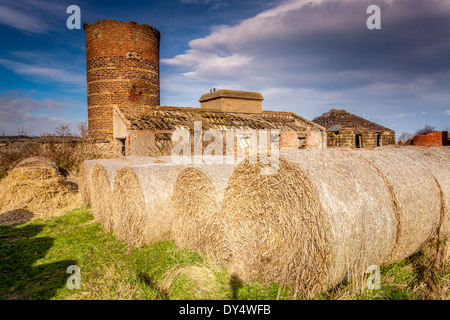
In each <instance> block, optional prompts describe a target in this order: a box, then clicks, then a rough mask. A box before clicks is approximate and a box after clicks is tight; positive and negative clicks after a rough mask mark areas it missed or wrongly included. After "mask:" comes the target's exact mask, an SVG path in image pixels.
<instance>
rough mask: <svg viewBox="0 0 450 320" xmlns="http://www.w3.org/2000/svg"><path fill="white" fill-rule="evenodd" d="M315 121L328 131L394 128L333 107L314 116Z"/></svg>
mask: <svg viewBox="0 0 450 320" xmlns="http://www.w3.org/2000/svg"><path fill="white" fill-rule="evenodd" d="M312 121H313V122H315V123H317V124H319V125H321V126H323V127H325V128H326V129H327V131H329V132H330V131H340V130H343V129H351V130H354V131H390V132H394V130H392V129H389V128H386V127H384V126H382V125H379V124H377V123H374V122H372V121H369V120H366V119H364V118H361V117H359V116H357V115H354V114H352V113H350V112H347V111H345V110H337V109H331V110H330V111H328V112H325V113H324V114H322V115H321V116H319V117H317V118H314V119H313V120H312Z"/></svg>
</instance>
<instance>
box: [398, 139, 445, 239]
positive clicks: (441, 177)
mask: <svg viewBox="0 0 450 320" xmlns="http://www.w3.org/2000/svg"><path fill="white" fill-rule="evenodd" d="M395 152H396V153H398V154H402V155H405V156H407V157H409V158H411V159H413V160H414V161H415V162H417V163H418V165H419V166H420V167H421V168H422V170H424V171H429V172H430V173H431V174H432V175H433V176H434V178H435V179H436V182H437V184H438V186H439V188H440V192H441V202H442V204H441V210H442V223H441V228H440V236H441V237H442V238H447V239H449V237H450V175H449V172H448V171H449V162H450V147H419V146H414V147H402V148H398V149H396V151H395Z"/></svg>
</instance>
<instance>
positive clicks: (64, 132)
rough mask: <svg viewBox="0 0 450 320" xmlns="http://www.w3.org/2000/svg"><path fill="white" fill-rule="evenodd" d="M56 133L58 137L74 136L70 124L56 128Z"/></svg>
mask: <svg viewBox="0 0 450 320" xmlns="http://www.w3.org/2000/svg"><path fill="white" fill-rule="evenodd" d="M55 133H56V135H57V136H58V137H61V138H64V137H70V136H72V132H71V130H70V126H68V125H62V124H61V125H59V126H58V127H56V129H55Z"/></svg>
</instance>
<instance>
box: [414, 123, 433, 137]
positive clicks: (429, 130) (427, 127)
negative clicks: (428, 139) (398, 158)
mask: <svg viewBox="0 0 450 320" xmlns="http://www.w3.org/2000/svg"><path fill="white" fill-rule="evenodd" d="M435 129H436V127H432V126H430V125H428V124H426V125H425V127H423V128H422V129H419V130H417V132H416V136H417V135H425V134H429V133H432V132H436V130H435Z"/></svg>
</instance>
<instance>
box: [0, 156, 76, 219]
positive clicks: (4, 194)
mask: <svg viewBox="0 0 450 320" xmlns="http://www.w3.org/2000/svg"><path fill="white" fill-rule="evenodd" d="M80 204H81V197H80V195H79V194H78V190H77V188H76V185H74V184H73V183H69V182H67V181H66V180H65V179H64V177H63V176H62V175H61V174H60V172H59V171H58V168H57V167H56V165H55V164H54V163H52V162H50V161H48V160H45V159H42V158H35V157H33V158H29V159H25V160H23V161H21V162H20V163H18V164H17V165H16V167H14V169H13V170H11V172H10V173H9V174H8V175H7V176H6V177H5V178H3V179H2V180H1V181H0V212H1V213H8V212H21V211H20V210H25V211H27V212H29V213H30V214H32V215H33V217H39V218H47V217H53V216H57V215H60V214H63V213H66V212H67V211H70V210H72V209H74V208H77V207H78V206H80ZM0 220H1V219H0Z"/></svg>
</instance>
